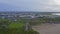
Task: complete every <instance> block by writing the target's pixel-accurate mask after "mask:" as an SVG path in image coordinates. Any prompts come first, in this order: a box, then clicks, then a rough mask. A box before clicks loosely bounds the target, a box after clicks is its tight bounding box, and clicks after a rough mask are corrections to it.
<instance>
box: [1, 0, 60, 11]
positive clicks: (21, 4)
mask: <svg viewBox="0 0 60 34" xmlns="http://www.w3.org/2000/svg"><path fill="white" fill-rule="evenodd" d="M0 3H3V4H8V5H11V6H15V7H18V9H20V11H60V0H0ZM6 7H7V6H6ZM7 10H8V9H7Z"/></svg>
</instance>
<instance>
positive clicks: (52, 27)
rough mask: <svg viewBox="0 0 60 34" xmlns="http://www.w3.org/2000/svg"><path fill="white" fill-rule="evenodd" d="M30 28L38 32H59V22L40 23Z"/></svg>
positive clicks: (55, 33)
mask: <svg viewBox="0 0 60 34" xmlns="http://www.w3.org/2000/svg"><path fill="white" fill-rule="evenodd" d="M32 28H33V29H34V30H36V31H38V32H39V33H40V34H60V24H42V25H37V26H32Z"/></svg>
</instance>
